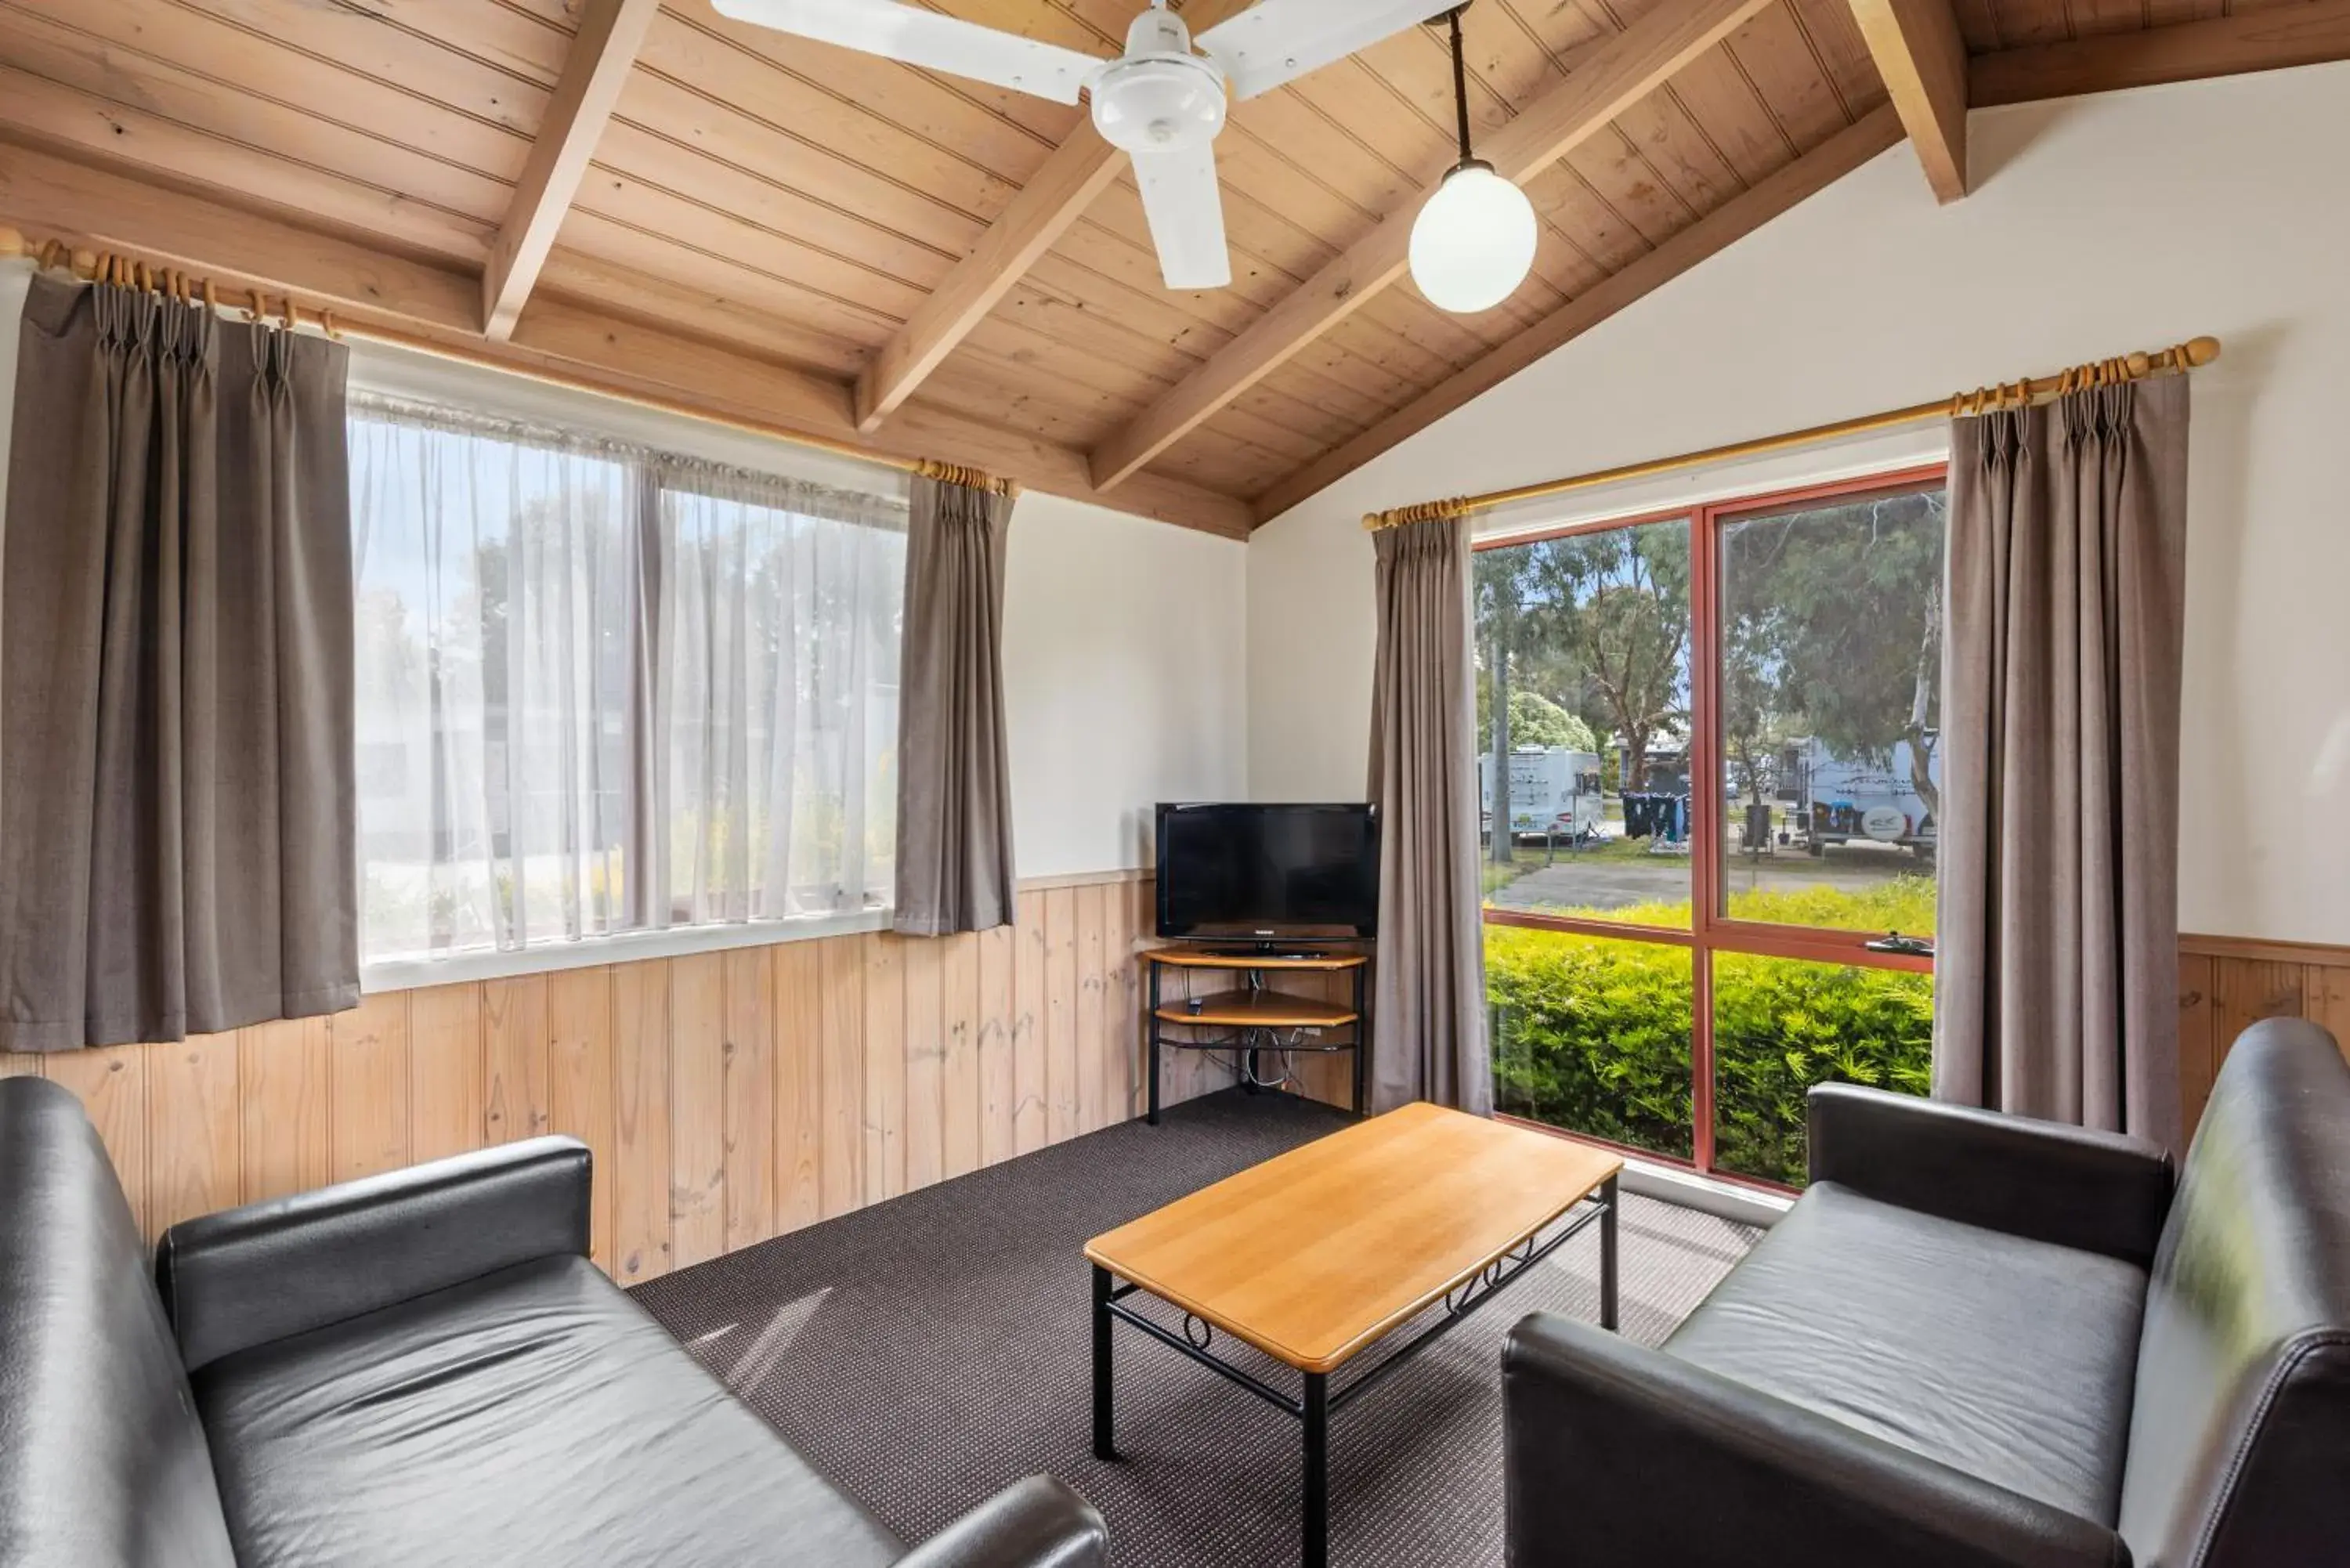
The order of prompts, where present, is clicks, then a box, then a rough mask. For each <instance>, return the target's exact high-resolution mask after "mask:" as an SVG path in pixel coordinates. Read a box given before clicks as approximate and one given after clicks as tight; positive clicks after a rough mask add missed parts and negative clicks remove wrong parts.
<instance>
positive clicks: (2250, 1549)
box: [1503, 1021, 2350, 1568]
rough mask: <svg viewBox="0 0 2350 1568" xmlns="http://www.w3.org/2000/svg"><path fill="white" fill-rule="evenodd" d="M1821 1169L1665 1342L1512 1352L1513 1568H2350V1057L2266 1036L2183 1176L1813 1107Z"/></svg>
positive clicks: (2126, 1145)
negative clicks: (2136, 1567) (1660, 1567)
mask: <svg viewBox="0 0 2350 1568" xmlns="http://www.w3.org/2000/svg"><path fill="white" fill-rule="evenodd" d="M1811 1135H1812V1147H1811V1159H1812V1167H1811V1174H1812V1183H1811V1186H1810V1187H1809V1189H1807V1190H1806V1191H1805V1193H1804V1197H1803V1198H1802V1199H1800V1200H1799V1201H1798V1202H1797V1203H1796V1205H1795V1207H1794V1210H1791V1211H1790V1212H1789V1214H1788V1215H1787V1216H1786V1217H1785V1219H1783V1220H1781V1221H1780V1223H1779V1224H1778V1225H1777V1226H1775V1227H1774V1228H1773V1230H1772V1231H1770V1232H1769V1233H1768V1234H1767V1235H1766V1236H1765V1237H1764V1239H1763V1241H1762V1242H1761V1243H1760V1244H1759V1245H1758V1246H1757V1247H1756V1248H1755V1250H1754V1251H1752V1253H1750V1254H1749V1255H1748V1257H1747V1258H1746V1259H1745V1260H1744V1261H1743V1262H1741V1263H1740V1265H1739V1266H1738V1267H1737V1268H1736V1269H1734V1270H1733V1271H1732V1272H1731V1274H1730V1276H1729V1277H1728V1278H1727V1279H1725V1280H1724V1281H1723V1282H1722V1283H1721V1285H1720V1286H1719V1287H1717V1289H1716V1290H1715V1292H1714V1293H1713V1294H1712V1295H1711V1297H1709V1298H1708V1300H1707V1301H1706V1302H1705V1303H1704V1304H1703V1305H1701V1306H1700V1308H1699V1309H1698V1311H1697V1312H1696V1313H1695V1314H1692V1315H1691V1316H1690V1318H1689V1319H1688V1320H1687V1321H1686V1322H1685V1323H1684V1324H1682V1325H1681V1327H1680V1328H1679V1329H1678V1330H1677V1331H1676V1332H1675V1333H1674V1334H1673V1335H1672V1337H1671V1338H1670V1339H1669V1340H1668V1341H1667V1343H1666V1344H1665V1345H1664V1346H1663V1347H1662V1348H1661V1349H1656V1350H1651V1349H1646V1348H1643V1347H1641V1346H1638V1345H1632V1344H1629V1343H1627V1342H1626V1341H1623V1340H1621V1339H1618V1338H1617V1337H1616V1336H1615V1335H1613V1334H1606V1333H1603V1332H1601V1331H1600V1330H1597V1329H1595V1328H1592V1327H1590V1326H1588V1325H1586V1324H1580V1323H1575V1322H1572V1321H1569V1320H1567V1319H1565V1318H1559V1317H1554V1316H1550V1315H1547V1314H1536V1315H1535V1316H1534V1317H1531V1318H1528V1319H1527V1320H1526V1321H1524V1322H1523V1323H1521V1324H1519V1325H1518V1326H1517V1327H1516V1329H1515V1330H1514V1331H1513V1333H1512V1335H1511V1338H1510V1342H1509V1345H1508V1347H1507V1349H1506V1351H1505V1352H1504V1355H1503V1388H1504V1397H1505V1403H1506V1406H1507V1412H1508V1415H1507V1438H1506V1442H1507V1472H1508V1474H1507V1490H1508V1500H1509V1501H1508V1509H1509V1515H1508V1538H1509V1561H1510V1563H1512V1564H1513V1568H1530V1565H1534V1564H1543V1565H1549V1564H1560V1565H1564V1564H1567V1563H1574V1564H1576V1565H1578V1568H1612V1565H1617V1564H1623V1565H1631V1564H1640V1565H1643V1568H1645V1565H1648V1564H1653V1563H1675V1564H1702V1563H1723V1564H1730V1563H1736V1564H1739V1565H1741V1568H1777V1565H1781V1564H1784V1565H1787V1568H1794V1565H1795V1564H1804V1565H1807V1568H1808V1565H1814V1564H1821V1563H1838V1564H1841V1563H1869V1564H1875V1563H1887V1564H1891V1563H1901V1564H1905V1565H1916V1568H1992V1565H2012V1568H2089V1565H2093V1564H2094V1565H2099V1568H2126V1565H2128V1564H2132V1563H2137V1564H2142V1565H2147V1568H2255V1565H2258V1568H2282V1565H2284V1564H2288V1563H2290V1564H2294V1565H2296V1568H2338V1565H2342V1564H2350V1510H2345V1507H2344V1504H2343V1502H2342V1500H2343V1499H2344V1498H2345V1497H2350V1066H2345V1063H2344V1060H2343V1058H2342V1055H2341V1054H2340V1053H2339V1052H2338V1050H2337V1049H2336V1047H2335V1045H2334V1041H2333V1040H2332V1038H2331V1037H2330V1036H2328V1035H2327V1034H2326V1033H2324V1031H2323V1030H2320V1029H2317V1028H2315V1027H2314V1026H2313V1025H2310V1024H2307V1023H2301V1022H2299V1021H2279V1022H2272V1023H2264V1024H2261V1025H2259V1026H2257V1027H2255V1028H2253V1029H2251V1030H2250V1031H2248V1032H2247V1033H2245V1035H2244V1036H2243V1038H2242V1039H2241V1040H2240V1041H2239V1042H2238V1043H2237V1044H2236V1046H2235V1048H2234V1050H2233V1052H2232V1053H2231V1054H2230V1057H2229V1060H2228V1063H2227V1065H2226V1067H2225V1068H2224V1070H2223V1071H2222V1072H2221V1074H2220V1082H2219V1084H2218V1085H2217V1086H2216V1088H2215V1090H2214V1092H2213V1095H2212V1098H2211V1101H2210V1105H2209V1106H2208V1107H2207V1108H2206V1110H2205V1112H2204V1118H2203V1124H2202V1127H2201V1128H2200V1130H2199V1133H2198V1135H2197V1137H2196V1142H2195V1146H2194V1147H2193V1149H2192V1151H2191V1152H2190V1153H2189V1157H2188V1159H2187V1161H2186V1163H2185V1166H2184V1168H2183V1171H2180V1172H2178V1173H2177V1179H2176V1181H2174V1170H2173V1167H2172V1162H2171V1161H2170V1159H2169V1158H2168V1157H2167V1156H2166V1155H2165V1154H2164V1153H2163V1152H2162V1151H2161V1150H2159V1149H2157V1148H2155V1147H2151V1146H2149V1145H2147V1144H2144V1143H2141V1142H2138V1141H2137V1140H2134V1139H2129V1138H2120V1137H2111V1136H2108V1135H2105V1134H2098V1133H2087V1132H2084V1131H2082V1130H2080V1129H2078V1128H2074V1127H2057V1126H2054V1125H2051V1124H2047V1123H2040V1122H2033V1121H2028V1120H2025V1119H2022V1118H2020V1117H2012V1116H1995V1115H1991V1114H1988V1113H1984V1112H1981V1111H1969V1110H1961V1109H1956V1108H1953V1107H1950V1106H1939V1105H1935V1104H1932V1103H1930V1102H1926V1101H1920V1100H1915V1099H1908V1098H1905V1097H1902V1096H1892V1095H1884V1094H1878V1093H1875V1092H1873V1091H1869V1090H1864V1089H1855V1088H1849V1087H1824V1088H1821V1089H1817V1090H1814V1093H1813V1096H1812V1104H1811Z"/></svg>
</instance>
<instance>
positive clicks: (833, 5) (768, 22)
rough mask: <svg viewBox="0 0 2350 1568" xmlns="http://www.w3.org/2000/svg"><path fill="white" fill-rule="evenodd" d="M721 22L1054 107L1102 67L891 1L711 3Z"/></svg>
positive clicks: (1071, 53) (1068, 52) (1072, 97)
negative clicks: (727, 19)
mask: <svg viewBox="0 0 2350 1568" xmlns="http://www.w3.org/2000/svg"><path fill="white" fill-rule="evenodd" d="M711 4H712V5H714V6H716V7H717V10H718V13H719V15H720V16H732V17H733V18H734V19H735V20H736V21H738V22H750V23H754V24H755V25H756V26H762V27H773V28H775V30H776V31H778V32H783V33H795V34H797V35H798V36H801V37H803V38H815V39H816V40H818V41H819V42H822V43H827V44H838V45H840V46H841V47H843V48H849V49H858V50H861V51H863V52H864V53H866V54H868V55H879V56H882V57H884V58H887V59H892V60H902V61H903V62H905V63H906V64H907V65H910V66H920V67H922V68H923V69H925V70H932V71H944V72H946V73H948V74H949V75H951V76H958V77H969V78H972V80H973V81H983V82H990V83H993V85H995V86H997V87H1002V88H1014V89H1015V90H1017V91H1020V92H1024V93H1034V94H1035V96H1036V97H1038V98H1048V99H1054V100H1055V101H1056V102H1059V103H1075V102H1076V101H1077V89H1078V88H1082V87H1084V86H1085V85H1086V83H1087V81H1088V80H1089V79H1090V78H1092V76H1093V74H1094V72H1096V71H1097V70H1099V69H1100V68H1101V67H1102V65H1103V63H1104V62H1103V61H1101V60H1100V59H1098V58H1097V57H1094V56H1092V55H1083V54H1079V53H1078V52H1077V51H1076V50H1075V49H1065V48H1063V47H1060V46H1059V45H1058V44H1047V43H1044V42H1042V41H1041V40H1039V39H1035V38H1024V37H1022V36H1019V35H1018V34H1016V33H1004V32H999V31H997V30H996V29H995V28H993V27H983V26H980V25H979V24H978V23H976V22H966V21H964V20H962V18H961V17H959V16H942V15H941V14H940V13H939V12H936V11H927V10H924V9H922V8H921V7H920V6H918V5H900V4H899V3H898V0H711Z"/></svg>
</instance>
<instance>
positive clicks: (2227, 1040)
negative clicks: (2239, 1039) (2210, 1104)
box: [2178, 934, 2350, 1133]
mask: <svg viewBox="0 0 2350 1568" xmlns="http://www.w3.org/2000/svg"><path fill="white" fill-rule="evenodd" d="M2263 1018H2306V1019H2308V1020H2310V1022H2312V1023H2318V1024H2322V1025H2324V1027H2325V1028H2326V1029H2328V1030H2330V1031H2332V1032H2333V1034H2334V1039H2336V1040H2338V1041H2340V1042H2341V1043H2342V1047H2343V1052H2344V1054H2345V1055H2350V947H2336V946H2332V945H2327V944H2321V943H2317V942H2272V941H2262V940H2256V939H2251V938H2245V937H2207V936H2195V935H2191V934H2190V935H2186V936H2181V937H2180V938H2179V939H2178V1080H2179V1092H2180V1094H2181V1095H2182V1096H2184V1098H2185V1100H2186V1110H2187V1121H2186V1127H2187V1130H2188V1131H2189V1132H2190V1133H2191V1132H2193V1131H2194V1130H2195V1124H2196V1123H2197V1122H2198V1121H2199V1120H2200V1119H2201V1118H2202V1116H2203V1104H2204V1102H2205V1101H2206V1100H2208V1099H2210V1096H2211V1083H2212V1080H2213V1079H2215V1078H2216V1077H2218V1076H2219V1073H2220V1063H2222V1062H2224V1061H2226V1060H2227V1059H2228V1049H2229V1047H2230V1046H2231V1045H2233V1044H2235V1043H2236V1036H2237V1035H2239V1034H2241V1033H2243V1032H2244V1031H2245V1030H2247V1029H2249V1028H2251V1026H2252V1025H2253V1024H2255V1023H2259V1022H2260V1021H2261V1020H2262V1019H2263Z"/></svg>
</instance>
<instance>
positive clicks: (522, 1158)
mask: <svg viewBox="0 0 2350 1568" xmlns="http://www.w3.org/2000/svg"><path fill="white" fill-rule="evenodd" d="M589 1179H590V1178H589V1170H588V1158H587V1146H586V1145H585V1144H582V1143H580V1142H579V1141H578V1140H577V1139H576V1138H567V1137H538V1138H531V1139H528V1140H526V1141H525V1142H521V1143H510V1144H502V1145H500V1146H499V1147H495V1148H488V1149H483V1150H481V1151H480V1152H478V1153H474V1154H462V1155H458V1156H456V1157H454V1158H450V1159H439V1160H434V1161H432V1162H431V1163H430V1164H427V1165H419V1166H411V1168H408V1169H406V1170H397V1171H391V1172H389V1173H387V1174H385V1175H382V1176H369V1177H364V1178H362V1179H359V1180H357V1181H346V1182H343V1183H340V1184H339V1185H338V1186H334V1187H324V1188H320V1189H317V1191H315V1192H305V1193H300V1194H297V1195H296V1196H294V1197H291V1198H278V1199H270V1200H269V1201H267V1202H264V1203H249V1204H247V1205H245V1206H244V1208H242V1209H229V1210H223V1211H222V1212H220V1213H217V1214H207V1215H205V1216H203V1218H202V1219H198V1220H182V1222H181V1223H179V1224H177V1225H174V1226H172V1228H171V1229H170V1230H169V1231H165V1232H163V1240H162V1241H161V1243H159V1244H158V1245H157V1247H156V1250H155V1284H156V1288H157V1290H158V1291H160V1292H161V1294H162V1297H163V1310H164V1312H165V1314H167V1315H169V1317H170V1318H171V1320H172V1333H173V1334H176V1335H177V1336H178V1338H179V1342H180V1355H181V1358H182V1360H183V1361H185V1362H186V1363H187V1366H188V1370H189V1371H191V1372H193V1371H195V1370H196V1369H197V1368H198V1367H201V1366H204V1365H205V1364H207V1363H208V1362H213V1361H217V1360H219V1359H220V1358H221V1357H222V1356H224V1355H234V1353H235V1352H237V1351H240V1350H245V1349H249V1348H251V1347H252V1346H254V1345H266V1344H268V1343H270V1342H272V1341H274V1340H279V1339H285V1338H287V1337H289V1336H291V1335H293V1334H304V1333H307V1332H308V1331H309V1330H311V1329H314V1328H323V1327H325V1326H326V1325H327V1324H334V1323H341V1322H343V1321H345V1320H346V1319H348V1318H354V1317H358V1316H359V1315H360V1314H365V1313H370V1312H374V1311H376V1310H378V1309H379V1308H381V1307H387V1306H391V1305H393V1304H395V1303H400V1302H403V1301H408V1300H411V1299H412V1298H414V1297H417V1296H421V1295H424V1294H426V1293H430V1292H432V1291H439V1290H446V1289H448V1288H449V1287H450V1286H452V1285H458V1284H463V1283H464V1282H466V1281H468V1280H473V1279H479V1278H480V1277H481V1276H483V1275H484V1274H487V1273H492V1272H495V1271H497V1270H499V1269H504V1268H510V1267H512V1266H513V1265H515V1264H516V1263H526V1262H532V1261H533V1260H535V1259H538V1258H546V1257H555V1256H560V1255H563V1254H567V1253H571V1254H577V1255H578V1256H581V1257H585V1256H586V1255H587V1226H588V1215H589V1208H588V1188H589Z"/></svg>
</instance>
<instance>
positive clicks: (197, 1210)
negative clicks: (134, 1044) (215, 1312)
mask: <svg viewBox="0 0 2350 1568" xmlns="http://www.w3.org/2000/svg"><path fill="white" fill-rule="evenodd" d="M236 1094H237V1060H236V1036H235V1035H234V1033H230V1034H193V1035H190V1036H189V1037H188V1038H187V1039H185V1040H182V1041H180V1042H178V1043H177V1044H165V1045H157V1046H152V1047H150V1048H149V1049H148V1052H147V1084H146V1095H147V1225H148V1228H149V1229H150V1230H151V1231H162V1230H163V1229H164V1228H165V1227H166V1226H170V1225H174V1224H177V1223H178V1222H179V1221H181V1220H192V1219H193V1218H195V1217H196V1216H197V1215H199V1214H210V1213H211V1212H213V1210H216V1209H232V1208H234V1207H235V1206H236V1205H237V1204H238V1203H239V1202H240V1201H242V1196H241V1193H240V1190H239V1189H240V1179H239V1176H238V1167H239V1165H240V1162H241V1155H240V1152H239V1147H238V1146H239V1144H240V1143H241V1141H242V1140H243V1137H244V1122H243V1118H241V1117H240V1116H238V1115H237V1105H236Z"/></svg>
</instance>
